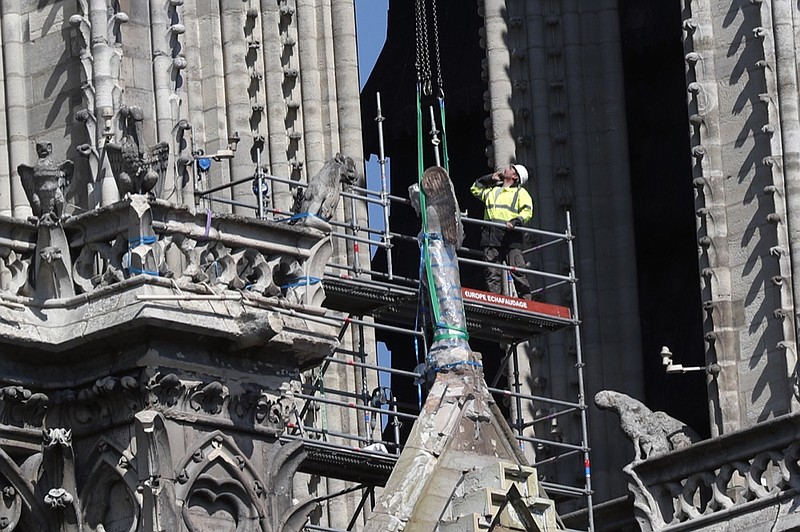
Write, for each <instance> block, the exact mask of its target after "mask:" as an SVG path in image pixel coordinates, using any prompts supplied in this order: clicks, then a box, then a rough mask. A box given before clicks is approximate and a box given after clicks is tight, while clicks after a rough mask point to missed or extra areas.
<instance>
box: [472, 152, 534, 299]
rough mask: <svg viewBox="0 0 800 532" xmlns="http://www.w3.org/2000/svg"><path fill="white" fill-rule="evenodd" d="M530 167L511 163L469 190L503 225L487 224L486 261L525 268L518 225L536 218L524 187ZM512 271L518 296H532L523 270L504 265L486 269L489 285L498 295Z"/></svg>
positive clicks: (487, 214) (484, 237)
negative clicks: (505, 276) (505, 273)
mask: <svg viewBox="0 0 800 532" xmlns="http://www.w3.org/2000/svg"><path fill="white" fill-rule="evenodd" d="M527 181H528V170H527V168H525V167H524V166H522V165H521V164H512V165H509V166H508V167H506V168H504V169H503V170H501V171H499V172H495V173H493V174H489V175H485V176H483V177H481V178H479V179H478V180H477V181H475V183H474V184H473V185H472V187H471V188H470V192H472V195H473V196H475V197H476V198H478V199H480V200H481V201H482V202H483V203H484V205H485V211H484V217H483V218H484V220H489V221H492V222H497V223H501V224H503V225H502V226H495V225H492V226H488V225H487V226H484V227H483V231H482V233H481V247H482V248H483V256H484V260H485V261H486V262H489V263H492V264H500V263H502V262H503V261H504V260H505V262H506V265H508V266H511V267H512V268H524V267H525V258H524V257H523V255H522V247H523V238H522V236H523V235H522V232H521V231H514V228H515V227H517V226H518V225H522V224H526V223H528V221H530V219H531V218H532V217H533V199H532V198H531V195H530V194H529V193H528V191H527V190H526V189H525V183H527ZM504 271H509V272H510V274H511V278H512V279H513V281H514V287H515V288H516V291H517V296H518V297H522V298H525V299H530V297H531V286H530V283H529V282H528V278H527V277H526V276H525V274H524V273H522V272H519V271H516V270H502V269H501V268H493V267H491V266H489V267H487V268H486V288H487V289H488V290H489V291H490V292H495V293H497V294H500V293H502V291H503V272H504Z"/></svg>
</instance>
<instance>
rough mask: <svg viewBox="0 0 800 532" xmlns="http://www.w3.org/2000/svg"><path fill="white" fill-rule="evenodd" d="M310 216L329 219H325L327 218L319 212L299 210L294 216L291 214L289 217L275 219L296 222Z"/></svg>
mask: <svg viewBox="0 0 800 532" xmlns="http://www.w3.org/2000/svg"><path fill="white" fill-rule="evenodd" d="M309 216H313V217H315V218H319V219H320V220H324V221H327V220H325V218H323V217H322V216H320V215H319V214H314V213H312V212H298V213H297V214H295V215H293V216H290V217H288V218H281V219H280V220H275V221H276V222H294V221H297V220H302V219H303V218H308V217H309Z"/></svg>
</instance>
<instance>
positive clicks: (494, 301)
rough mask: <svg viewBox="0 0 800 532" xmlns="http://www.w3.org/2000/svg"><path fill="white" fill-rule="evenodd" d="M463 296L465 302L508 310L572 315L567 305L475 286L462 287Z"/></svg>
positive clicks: (561, 315)
mask: <svg viewBox="0 0 800 532" xmlns="http://www.w3.org/2000/svg"><path fill="white" fill-rule="evenodd" d="M461 297H463V298H464V302H465V303H481V304H484V305H492V306H495V307H501V308H504V309H506V310H519V311H522V312H534V313H536V314H546V315H548V316H555V317H558V318H567V319H569V318H570V317H571V315H572V313H571V312H570V310H569V308H567V307H562V306H559V305H551V304H550V303H540V302H538V301H529V300H527V299H520V298H518V297H510V296H504V295H503V294H495V293H492V292H484V291H483V290H475V289H474V288H462V289H461Z"/></svg>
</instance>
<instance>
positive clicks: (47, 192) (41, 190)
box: [17, 142, 74, 224]
mask: <svg viewBox="0 0 800 532" xmlns="http://www.w3.org/2000/svg"><path fill="white" fill-rule="evenodd" d="M52 154H53V145H52V144H51V143H49V142H37V143H36V155H37V156H38V158H39V159H38V160H37V161H36V165H34V166H28V165H27V164H20V165H19V166H17V171H18V172H19V177H20V180H21V181H22V188H23V189H24V190H25V195H26V196H27V197H28V202H30V204H31V210H32V211H33V215H34V216H35V217H36V218H38V220H39V223H42V222H45V224H48V223H50V224H55V223H56V222H57V221H58V220H60V219H61V216H62V215H63V214H64V190H65V189H66V188H67V186H68V185H69V183H70V181H71V180H72V173H73V170H74V165H73V164H72V161H70V160H66V161H62V162H59V163H56V162H54V161H53V159H52Z"/></svg>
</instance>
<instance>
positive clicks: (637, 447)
mask: <svg viewBox="0 0 800 532" xmlns="http://www.w3.org/2000/svg"><path fill="white" fill-rule="evenodd" d="M594 403H595V404H596V405H597V407H598V408H600V409H602V410H611V411H613V412H616V413H617V415H619V420H620V427H621V428H622V432H624V433H625V436H627V437H628V439H629V440H631V441H632V442H633V451H634V459H633V461H634V462H639V461H642V460H647V459H648V458H651V457H654V456H659V455H662V454H666V453H668V452H669V451H675V450H677V449H683V448H685V447H688V446H690V445H691V444H693V443H695V442H698V441H700V440H701V438H700V436H699V435H698V434H697V433H696V432H695V431H694V430H692V429H691V427H689V426H688V425H686V424H684V423H682V422H681V421H678V420H677V419H675V418H673V417H670V416H668V415H667V414H665V413H664V412H653V411H652V410H650V409H649V408H647V407H646V406H645V405H644V404H642V403H641V402H640V401H637V400H636V399H634V398H633V397H630V396H628V395H625V394H624V393H619V392H614V391H611V390H602V391H600V392H597V394H596V395H595V396H594Z"/></svg>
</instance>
